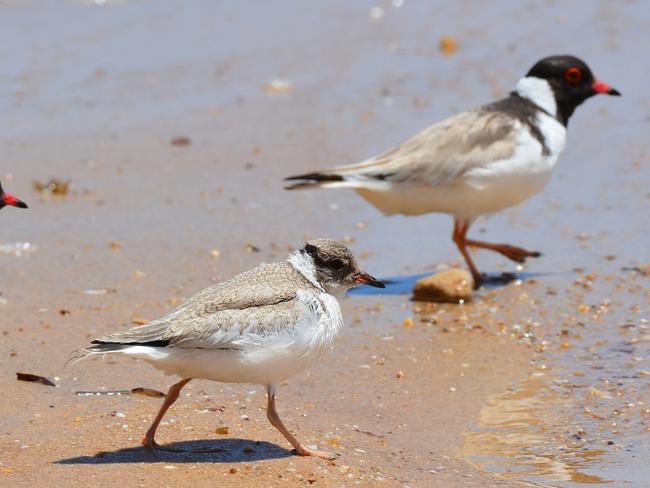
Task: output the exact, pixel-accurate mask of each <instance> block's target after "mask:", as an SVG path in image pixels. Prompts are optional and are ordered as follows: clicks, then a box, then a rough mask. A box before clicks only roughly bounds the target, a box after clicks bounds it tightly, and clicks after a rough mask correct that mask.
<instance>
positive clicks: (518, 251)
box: [494, 244, 542, 263]
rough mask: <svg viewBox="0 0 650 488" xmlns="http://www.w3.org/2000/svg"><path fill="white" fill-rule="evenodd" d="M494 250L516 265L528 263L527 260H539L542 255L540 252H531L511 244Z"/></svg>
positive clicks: (501, 245) (498, 246)
mask: <svg viewBox="0 0 650 488" xmlns="http://www.w3.org/2000/svg"><path fill="white" fill-rule="evenodd" d="M494 250H495V251H497V252H498V253H500V254H503V255H504V256H505V257H507V258H508V259H511V260H512V261H514V262H516V263H523V262H525V261H526V258H538V257H540V256H541V255H542V253H541V252H539V251H529V250H527V249H524V248H522V247H517V246H511V245H509V244H498V245H497V246H495V248H494Z"/></svg>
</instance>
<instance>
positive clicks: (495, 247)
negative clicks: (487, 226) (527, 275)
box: [465, 239, 542, 263]
mask: <svg viewBox="0 0 650 488" xmlns="http://www.w3.org/2000/svg"><path fill="white" fill-rule="evenodd" d="M465 243H466V244H467V245H469V246H474V247H480V248H483V249H490V250H491V251H496V252H498V253H500V254H503V255H504V256H505V257H507V258H508V259H512V260H513V261H515V262H517V263H523V262H524V261H526V258H538V257H540V256H541V255H542V253H541V252H537V251H528V250H526V249H524V248H521V247H517V246H511V245H509V244H492V243H491V242H483V241H475V240H473V239H466V240H465Z"/></svg>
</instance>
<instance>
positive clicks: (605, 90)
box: [592, 81, 621, 97]
mask: <svg viewBox="0 0 650 488" xmlns="http://www.w3.org/2000/svg"><path fill="white" fill-rule="evenodd" d="M592 88H593V89H594V91H595V92H596V93H600V94H603V95H614V96H616V97H620V96H621V92H619V91H618V90H616V89H615V88H612V87H611V86H609V85H608V84H607V83H603V82H602V81H595V82H594V84H593V85H592Z"/></svg>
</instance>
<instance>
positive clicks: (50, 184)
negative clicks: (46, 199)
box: [32, 178, 71, 196]
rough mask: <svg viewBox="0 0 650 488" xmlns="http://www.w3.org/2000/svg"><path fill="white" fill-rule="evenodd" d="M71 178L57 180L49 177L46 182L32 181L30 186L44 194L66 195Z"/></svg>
mask: <svg viewBox="0 0 650 488" xmlns="http://www.w3.org/2000/svg"><path fill="white" fill-rule="evenodd" d="M70 183H71V180H59V179H57V178H50V179H49V180H48V181H46V182H40V181H36V180H34V181H32V187H33V188H34V190H35V191H37V192H39V193H41V194H44V195H61V196H63V195H67V194H68V192H69V190H70Z"/></svg>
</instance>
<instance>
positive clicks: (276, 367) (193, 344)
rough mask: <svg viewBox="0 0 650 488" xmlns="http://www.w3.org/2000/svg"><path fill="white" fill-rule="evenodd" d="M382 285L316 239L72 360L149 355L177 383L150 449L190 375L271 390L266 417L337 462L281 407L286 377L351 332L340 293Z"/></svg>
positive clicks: (335, 247)
mask: <svg viewBox="0 0 650 488" xmlns="http://www.w3.org/2000/svg"><path fill="white" fill-rule="evenodd" d="M364 283H365V284H368V285H372V286H376V287H380V288H383V287H384V285H383V284H382V283H381V282H379V281H377V280H376V279H375V278H373V277H372V276H370V275H369V274H367V273H364V272H363V271H361V269H360V268H359V265H358V263H357V261H356V259H355V258H354V256H353V255H352V253H351V252H350V251H349V250H348V248H347V247H345V246H344V245H343V244H342V243H340V242H338V241H333V240H329V239H316V240H312V241H308V242H307V243H305V246H304V247H303V248H302V249H301V250H299V251H296V252H294V253H292V254H291V255H290V256H289V258H288V259H287V260H286V261H283V262H278V263H272V264H262V265H261V266H259V267H257V268H255V269H253V270H250V271H247V272H244V273H241V274H239V275H236V276H235V277H233V278H231V279H230V280H228V281H225V282H223V283H220V284H218V285H215V286H211V287H209V288H206V289H205V290H203V291H201V292H199V293H198V294H197V295H195V296H194V297H193V298H191V299H190V300H189V301H187V302H186V303H185V304H183V305H181V306H180V307H178V308H177V309H175V310H173V311H172V312H170V313H168V314H167V315H166V316H164V317H163V318H161V319H158V320H154V321H153V322H151V323H149V324H147V325H145V326H142V327H135V328H132V329H129V330H127V331H126V332H119V333H116V334H113V335H110V336H107V337H101V338H99V339H96V340H94V341H92V344H93V345H92V346H90V347H88V348H86V349H81V350H79V351H76V352H75V353H73V355H72V357H71V359H72V360H80V359H83V358H85V357H87V356H91V355H97V354H123V355H126V356H130V357H133V358H138V359H142V360H144V361H146V362H148V363H149V364H151V365H152V366H154V367H156V368H158V369H161V370H163V371H164V372H165V373H167V374H173V375H178V376H180V377H181V378H183V379H182V380H181V381H179V382H178V383H176V384H174V385H173V386H172V387H171V388H170V389H169V392H168V393H167V396H166V397H165V400H164V402H163V404H162V407H161V408H160V411H159V412H158V415H157V416H156V418H155V420H154V421H153V423H152V424H151V427H149V430H148V431H147V433H146V435H145V437H144V439H143V441H142V443H143V444H144V445H145V446H146V447H148V448H150V449H152V450H153V449H156V448H161V446H159V445H158V444H157V443H156V441H155V439H154V436H155V433H156V429H157V427H158V424H159V423H160V421H161V419H162V418H163V416H164V415H165V412H166V411H167V409H168V408H169V407H170V406H171V405H172V404H173V403H174V402H175V401H176V399H177V398H178V395H179V392H180V391H181V389H182V388H183V386H185V385H186V384H187V383H188V382H189V381H190V380H191V379H193V378H196V379H207V380H213V381H220V382H224V383H255V384H262V385H265V386H266V388H267V392H268V408H267V416H268V419H269V421H270V422H271V424H273V426H275V427H276V428H277V429H278V430H279V431H280V432H281V433H282V434H283V435H284V436H285V437H286V438H287V440H288V441H289V442H290V443H291V445H292V446H293V447H294V449H295V450H296V452H297V453H298V454H299V455H301V456H318V457H325V458H329V457H330V455H329V454H328V453H325V452H321V451H315V450H312V449H309V448H307V447H306V446H304V445H303V444H301V443H300V442H299V441H298V440H297V439H296V438H295V437H294V436H293V435H292V434H291V433H290V432H289V431H288V430H287V428H286V427H285V426H284V424H283V423H282V421H281V420H280V417H279V416H278V413H277V412H276V409H275V389H276V386H275V385H277V384H278V383H279V382H280V381H283V380H285V379H287V378H288V377H290V376H292V375H294V374H296V373H298V372H300V371H302V370H304V369H305V368H307V367H308V366H309V365H311V364H312V363H314V361H316V360H317V359H318V358H319V356H320V355H321V353H322V352H323V351H325V350H326V349H329V347H330V346H331V345H332V343H333V341H334V339H335V338H336V336H337V335H338V334H339V332H340V331H341V328H342V327H343V318H342V316H341V309H340V306H339V302H338V300H337V298H336V297H335V295H337V294H339V293H342V292H344V291H345V290H347V289H348V288H351V287H354V286H356V285H359V284H364Z"/></svg>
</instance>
